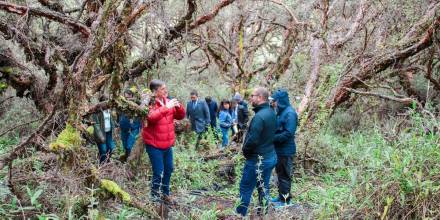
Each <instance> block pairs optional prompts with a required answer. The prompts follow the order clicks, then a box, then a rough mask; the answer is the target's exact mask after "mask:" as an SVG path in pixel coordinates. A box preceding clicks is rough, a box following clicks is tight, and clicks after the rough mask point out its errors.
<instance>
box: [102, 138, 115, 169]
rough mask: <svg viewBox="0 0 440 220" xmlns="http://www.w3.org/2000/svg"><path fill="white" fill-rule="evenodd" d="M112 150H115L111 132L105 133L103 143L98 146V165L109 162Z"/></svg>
mask: <svg viewBox="0 0 440 220" xmlns="http://www.w3.org/2000/svg"><path fill="white" fill-rule="evenodd" d="M113 149H115V142H114V141H113V136H112V131H109V132H105V143H102V144H98V151H99V163H103V162H105V161H109V160H110V156H111V154H112V152H113Z"/></svg>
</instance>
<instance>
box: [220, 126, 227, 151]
mask: <svg viewBox="0 0 440 220" xmlns="http://www.w3.org/2000/svg"><path fill="white" fill-rule="evenodd" d="M220 129H221V130H222V147H226V146H228V142H229V140H228V135H229V128H220Z"/></svg>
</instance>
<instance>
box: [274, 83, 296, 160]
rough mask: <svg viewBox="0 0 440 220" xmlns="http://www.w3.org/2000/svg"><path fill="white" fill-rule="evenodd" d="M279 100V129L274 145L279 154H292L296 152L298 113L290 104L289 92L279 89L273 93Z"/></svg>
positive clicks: (277, 100) (275, 98)
mask: <svg viewBox="0 0 440 220" xmlns="http://www.w3.org/2000/svg"><path fill="white" fill-rule="evenodd" d="M272 98H273V99H274V101H276V102H277V130H276V132H275V138H274V145H275V151H276V152H277V155H278V156H292V155H294V154H295V153H296V144H295V132H296V127H297V124H298V114H296V111H295V109H293V107H292V106H291V105H290V102H289V94H288V93H287V91H286V90H282V89H279V90H277V91H275V92H274V93H273V95H272Z"/></svg>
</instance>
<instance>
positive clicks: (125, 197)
mask: <svg viewBox="0 0 440 220" xmlns="http://www.w3.org/2000/svg"><path fill="white" fill-rule="evenodd" d="M101 188H103V189H104V190H106V191H107V192H109V193H111V194H112V195H114V196H116V197H118V198H120V199H122V201H124V202H125V203H127V204H130V202H131V197H130V195H129V194H128V193H127V192H125V191H124V190H122V189H121V187H119V185H118V184H117V183H115V182H113V181H111V180H106V179H102V180H101Z"/></svg>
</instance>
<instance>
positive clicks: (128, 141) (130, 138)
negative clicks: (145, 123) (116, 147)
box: [121, 128, 139, 155]
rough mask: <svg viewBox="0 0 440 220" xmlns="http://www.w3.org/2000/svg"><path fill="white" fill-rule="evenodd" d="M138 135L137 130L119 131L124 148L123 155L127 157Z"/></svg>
mask: <svg viewBox="0 0 440 220" xmlns="http://www.w3.org/2000/svg"><path fill="white" fill-rule="evenodd" d="M138 134H139V128H137V129H121V141H122V146H124V150H125V153H126V154H127V155H129V154H130V153H131V149H133V145H134V143H135V142H136V137H137V135H138Z"/></svg>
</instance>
